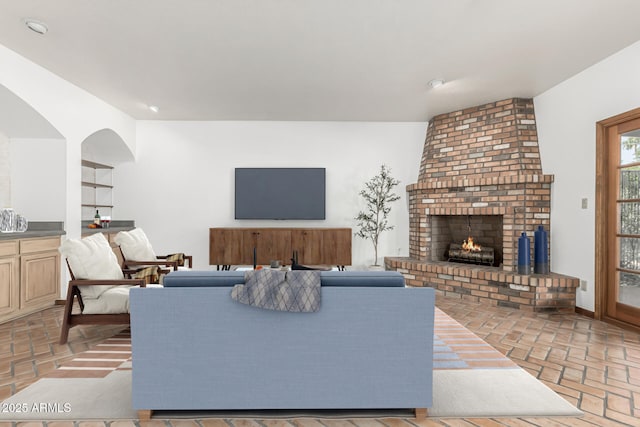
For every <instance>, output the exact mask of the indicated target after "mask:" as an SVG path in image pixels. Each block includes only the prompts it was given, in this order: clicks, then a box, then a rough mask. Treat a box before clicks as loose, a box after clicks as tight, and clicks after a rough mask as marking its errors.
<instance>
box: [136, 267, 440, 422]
mask: <svg viewBox="0 0 640 427" xmlns="http://www.w3.org/2000/svg"><path fill="white" fill-rule="evenodd" d="M238 283H244V276H243V273H242V272H237V271H177V272H172V273H170V274H168V275H167V276H166V277H165V280H164V288H160V289H135V288H134V289H131V293H130V304H131V305H130V306H131V333H132V351H133V356H132V357H133V372H132V377H133V383H132V387H133V388H132V393H133V408H134V409H136V410H138V415H139V417H140V418H141V419H146V418H150V417H151V414H152V411H154V410H256V409H258V410H265V409H275V410H305V409H306V410H314V409H399V408H406V409H416V416H417V417H422V416H424V415H426V409H427V408H429V407H431V404H432V382H433V381H432V380H433V377H432V367H433V322H434V291H433V289H432V288H407V287H405V286H404V278H403V277H402V275H401V274H399V273H397V272H392V271H381V272H354V271H329V272H322V273H321V284H322V288H321V289H322V290H321V298H322V301H321V308H320V310H319V311H318V312H316V313H289V312H280V311H271V310H264V309H260V308H255V307H251V306H247V305H243V304H239V303H237V302H235V301H233V300H232V299H231V297H230V293H231V287H232V286H233V285H234V284H238Z"/></svg>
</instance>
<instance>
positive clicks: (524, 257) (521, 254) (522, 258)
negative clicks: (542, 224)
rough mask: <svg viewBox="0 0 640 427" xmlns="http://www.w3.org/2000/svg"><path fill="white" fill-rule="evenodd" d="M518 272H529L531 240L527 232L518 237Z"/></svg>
mask: <svg viewBox="0 0 640 427" xmlns="http://www.w3.org/2000/svg"><path fill="white" fill-rule="evenodd" d="M518 274H531V242H529V238H528V237H527V233H522V234H521V235H520V237H519V238H518Z"/></svg>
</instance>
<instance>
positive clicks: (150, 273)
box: [133, 265, 161, 285]
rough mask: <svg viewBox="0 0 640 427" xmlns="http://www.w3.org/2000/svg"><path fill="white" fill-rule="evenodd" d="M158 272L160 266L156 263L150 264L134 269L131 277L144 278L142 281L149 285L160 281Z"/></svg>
mask: <svg viewBox="0 0 640 427" xmlns="http://www.w3.org/2000/svg"><path fill="white" fill-rule="evenodd" d="M160 274H161V273H160V268H159V267H158V266H157V265H152V266H149V267H145V268H142V269H140V270H138V271H136V272H135V273H134V275H133V279H144V283H146V284H147V285H151V284H153V283H160Z"/></svg>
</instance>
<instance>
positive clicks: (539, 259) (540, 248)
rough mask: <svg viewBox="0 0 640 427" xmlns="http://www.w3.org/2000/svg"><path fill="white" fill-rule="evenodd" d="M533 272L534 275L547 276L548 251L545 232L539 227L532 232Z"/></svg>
mask: <svg viewBox="0 0 640 427" xmlns="http://www.w3.org/2000/svg"><path fill="white" fill-rule="evenodd" d="M534 242H535V247H534V252H533V263H534V264H533V272H534V273H536V274H549V249H548V244H547V232H546V231H545V229H544V227H543V226H541V225H539V226H538V229H537V230H536V231H535V232H534Z"/></svg>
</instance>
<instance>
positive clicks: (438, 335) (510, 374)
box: [0, 308, 582, 421]
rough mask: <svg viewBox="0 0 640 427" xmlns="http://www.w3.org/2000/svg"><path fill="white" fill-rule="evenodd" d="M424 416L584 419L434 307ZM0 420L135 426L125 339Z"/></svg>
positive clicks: (57, 376) (12, 401)
mask: <svg viewBox="0 0 640 427" xmlns="http://www.w3.org/2000/svg"><path fill="white" fill-rule="evenodd" d="M435 314H436V315H435V320H436V321H435V337H434V338H435V340H434V383H433V407H432V408H430V409H429V417H434V418H435V417H440V418H484V417H488V418H499V417H551V416H580V415H582V412H581V411H579V410H578V409H576V408H575V407H574V406H573V405H571V404H570V403H568V402H567V401H565V400H564V399H562V398H561V397H560V396H558V395H557V394H556V393H555V392H553V391H552V390H551V389H550V388H548V387H547V386H546V385H544V384H543V383H541V382H540V381H538V380H537V379H535V378H534V377H533V376H531V375H530V374H529V373H527V372H526V371H524V370H523V369H522V368H520V367H518V366H517V365H516V364H515V363H514V362H512V361H511V360H509V359H508V358H506V357H505V356H503V355H502V354H501V353H500V352H499V351H497V350H496V349H494V348H493V347H491V346H490V345H489V344H487V343H486V342H485V341H483V340H482V339H480V338H478V337H477V336H476V335H474V334H473V333H472V332H471V331H469V330H468V329H466V328H465V327H464V326H462V325H460V324H459V323H458V322H456V321H455V320H453V319H452V318H451V317H449V316H447V315H446V314H444V313H443V312H442V311H440V310H439V309H437V308H436V313H435ZM1 409H2V410H0V420H12V421H22V420H39V421H50V420H76V421H77V420H119V419H136V418H137V415H136V411H134V410H133V409H132V408H131V339H130V336H129V335H128V334H127V333H126V332H125V333H123V334H120V335H118V336H115V337H113V338H110V339H108V340H106V341H105V342H103V343H101V344H99V345H97V346H96V347H94V348H93V349H92V350H90V351H87V352H84V353H82V354H80V355H78V356H77V357H76V358H75V359H73V360H72V361H71V362H69V363H67V364H65V365H64V366H62V367H60V368H58V369H57V370H55V371H53V372H51V373H50V374H48V375H47V376H46V377H45V378H41V379H40V380H38V381H36V382H35V383H34V384H32V385H30V386H29V387H27V388H26V389H24V390H22V391H21V392H19V393H17V394H15V395H13V396H12V397H11V398H9V399H7V400H5V401H4V402H2V408H1ZM208 417H218V418H227V419H228V418H290V419H293V418H306V417H311V418H386V417H398V418H405V417H406V418H411V417H412V414H411V413H410V412H408V411H407V410H397V411H389V410H381V411H310V412H307V411H235V412H228V411H216V412H176V413H169V412H157V413H154V418H208Z"/></svg>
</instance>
